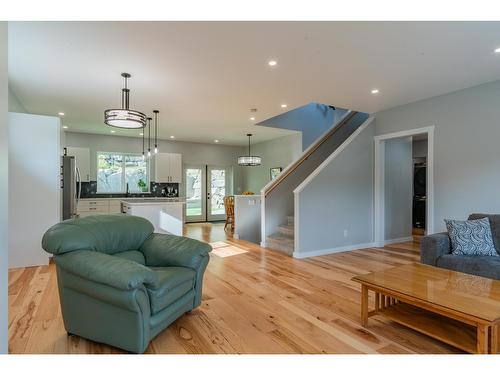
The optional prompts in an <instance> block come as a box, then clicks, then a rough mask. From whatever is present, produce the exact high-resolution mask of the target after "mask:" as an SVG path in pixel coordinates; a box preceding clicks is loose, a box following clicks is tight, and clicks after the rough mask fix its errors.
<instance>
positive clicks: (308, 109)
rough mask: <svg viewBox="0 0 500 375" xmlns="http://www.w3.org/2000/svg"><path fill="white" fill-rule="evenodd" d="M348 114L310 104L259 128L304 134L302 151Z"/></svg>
mask: <svg viewBox="0 0 500 375" xmlns="http://www.w3.org/2000/svg"><path fill="white" fill-rule="evenodd" d="M346 112H347V110H346V109H342V108H337V109H335V110H332V108H331V107H330V106H328V105H325V104H319V103H309V104H307V105H305V106H302V107H299V108H296V109H292V110H291V111H287V112H285V113H282V114H281V115H278V116H275V117H272V118H270V119H268V120H265V121H262V122H261V123H259V126H269V127H271V128H280V129H289V130H297V131H300V132H302V149H303V150H305V149H306V148H308V147H309V146H310V145H311V144H312V143H314V141H316V139H318V138H319V137H321V136H322V135H323V133H325V132H326V131H327V130H328V129H330V128H331V127H332V125H333V124H334V123H336V122H338V121H339V120H340V119H341V118H342V116H343V115H344V114H345V113H346Z"/></svg>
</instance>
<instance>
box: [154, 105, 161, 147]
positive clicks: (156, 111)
mask: <svg viewBox="0 0 500 375" xmlns="http://www.w3.org/2000/svg"><path fill="white" fill-rule="evenodd" d="M153 113H154V114H155V154H157V153H158V113H160V111H158V110H157V109H155V110H154V111H153Z"/></svg>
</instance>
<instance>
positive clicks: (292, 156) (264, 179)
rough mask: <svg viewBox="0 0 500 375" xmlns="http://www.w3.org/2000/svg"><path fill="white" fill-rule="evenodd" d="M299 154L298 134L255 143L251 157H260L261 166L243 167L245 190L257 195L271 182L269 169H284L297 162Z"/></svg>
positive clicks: (299, 141)
mask: <svg viewBox="0 0 500 375" xmlns="http://www.w3.org/2000/svg"><path fill="white" fill-rule="evenodd" d="M244 152H246V150H245V151H244ZM301 154H302V136H301V134H300V133H297V134H291V135H287V136H284V137H281V138H276V139H272V140H270V141H265V142H260V143H256V144H255V145H253V146H252V155H258V156H260V157H262V165H260V166H258V167H244V169H243V172H244V181H245V185H244V186H245V190H248V191H253V192H254V193H256V194H259V193H260V191H261V189H262V188H263V187H264V186H265V185H266V184H267V183H269V181H270V180H271V177H270V168H274V167H282V168H285V167H286V166H288V165H289V164H291V163H292V162H293V161H295V160H297V159H298V158H299V156H300V155H301Z"/></svg>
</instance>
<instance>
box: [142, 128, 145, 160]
mask: <svg viewBox="0 0 500 375" xmlns="http://www.w3.org/2000/svg"><path fill="white" fill-rule="evenodd" d="M144 159H146V154H145V153H144V130H143V131H142V160H144Z"/></svg>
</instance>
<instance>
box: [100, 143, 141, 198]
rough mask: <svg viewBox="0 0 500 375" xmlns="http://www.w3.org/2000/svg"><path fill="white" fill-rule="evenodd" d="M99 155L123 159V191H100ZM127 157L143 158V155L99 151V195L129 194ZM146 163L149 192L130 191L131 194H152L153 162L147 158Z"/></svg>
mask: <svg viewBox="0 0 500 375" xmlns="http://www.w3.org/2000/svg"><path fill="white" fill-rule="evenodd" d="M99 155H119V156H121V157H122V163H121V164H122V177H121V181H122V186H123V188H124V190H123V191H99ZM127 156H138V157H142V154H136V153H133V152H113V151H97V152H96V177H97V178H96V180H97V181H96V185H97V186H96V192H97V194H125V193H126V192H127V177H126V175H127V170H126V166H125V159H126V157H127ZM144 161H145V162H146V179H147V181H146V185H147V188H148V190H147V191H141V192H132V191H129V193H131V194H151V162H150V160H149V158H146V159H145V160H144Z"/></svg>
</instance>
